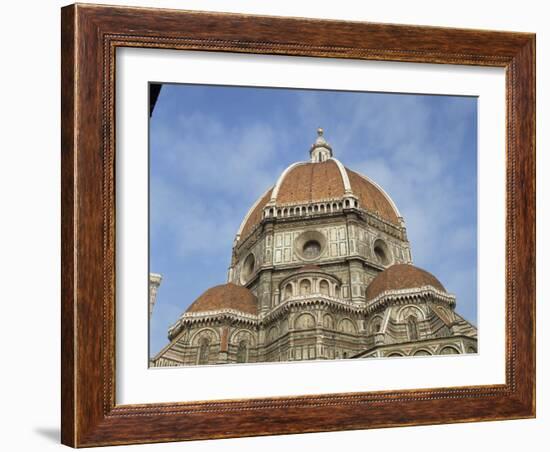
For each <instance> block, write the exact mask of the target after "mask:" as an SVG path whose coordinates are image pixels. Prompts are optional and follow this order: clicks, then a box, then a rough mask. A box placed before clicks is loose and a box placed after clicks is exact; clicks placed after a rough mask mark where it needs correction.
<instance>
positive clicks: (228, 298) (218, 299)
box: [186, 283, 258, 315]
mask: <svg viewBox="0 0 550 452" xmlns="http://www.w3.org/2000/svg"><path fill="white" fill-rule="evenodd" d="M257 302H258V300H257V298H256V296H255V295H254V294H253V293H252V292H251V291H250V290H248V289H247V288H246V287H242V286H237V285H236V284H233V283H227V284H221V285H219V286H214V287H211V288H210V289H208V290H207V291H206V292H204V293H203V294H202V295H201V296H200V297H199V298H197V299H196V300H195V301H194V302H193V303H192V304H191V306H189V308H187V311H186V312H206V311H220V310H222V309H233V310H235V311H241V312H244V313H246V314H254V315H256V314H257V313H258V306H257Z"/></svg>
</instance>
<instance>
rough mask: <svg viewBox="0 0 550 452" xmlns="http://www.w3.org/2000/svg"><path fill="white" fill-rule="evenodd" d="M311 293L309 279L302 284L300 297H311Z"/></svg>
mask: <svg viewBox="0 0 550 452" xmlns="http://www.w3.org/2000/svg"><path fill="white" fill-rule="evenodd" d="M310 292H311V283H310V282H309V280H308V279H304V280H302V281H301V282H300V295H309V293H310Z"/></svg>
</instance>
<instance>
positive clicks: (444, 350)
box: [439, 345, 460, 355]
mask: <svg viewBox="0 0 550 452" xmlns="http://www.w3.org/2000/svg"><path fill="white" fill-rule="evenodd" d="M439 354H440V355H460V351H459V350H458V349H457V348H456V347H454V346H452V345H444V346H443V347H441V349H440V350H439Z"/></svg>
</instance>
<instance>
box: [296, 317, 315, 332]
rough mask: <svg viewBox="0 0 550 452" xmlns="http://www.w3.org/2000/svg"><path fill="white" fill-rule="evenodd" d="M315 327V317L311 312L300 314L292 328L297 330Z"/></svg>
mask: <svg viewBox="0 0 550 452" xmlns="http://www.w3.org/2000/svg"><path fill="white" fill-rule="evenodd" d="M314 327H315V319H314V318H313V316H312V315H311V314H308V313H304V314H301V315H300V316H299V317H298V318H297V319H296V320H295V323H294V328H296V329H297V330H307V329H310V328H314Z"/></svg>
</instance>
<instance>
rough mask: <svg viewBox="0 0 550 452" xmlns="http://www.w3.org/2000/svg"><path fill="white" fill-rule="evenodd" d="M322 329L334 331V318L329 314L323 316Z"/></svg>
mask: <svg viewBox="0 0 550 452" xmlns="http://www.w3.org/2000/svg"><path fill="white" fill-rule="evenodd" d="M323 327H325V328H326V329H328V330H333V329H334V318H333V317H332V316H331V315H330V314H325V315H324V316H323Z"/></svg>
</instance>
